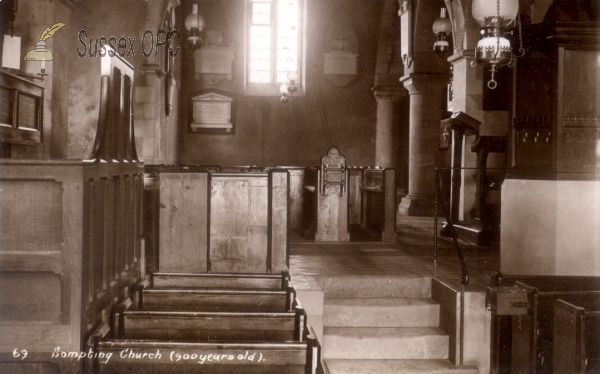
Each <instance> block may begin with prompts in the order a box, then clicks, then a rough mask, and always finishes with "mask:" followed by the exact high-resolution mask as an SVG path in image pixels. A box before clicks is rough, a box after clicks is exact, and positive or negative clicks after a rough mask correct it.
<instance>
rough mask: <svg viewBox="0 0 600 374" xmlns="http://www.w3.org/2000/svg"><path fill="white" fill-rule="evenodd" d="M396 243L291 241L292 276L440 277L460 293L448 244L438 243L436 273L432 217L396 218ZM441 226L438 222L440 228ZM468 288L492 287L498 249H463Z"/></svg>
mask: <svg viewBox="0 0 600 374" xmlns="http://www.w3.org/2000/svg"><path fill="white" fill-rule="evenodd" d="M396 221H397V229H396V238H397V242H396V243H387V244H386V243H381V242H367V241H363V242H350V243H315V242H314V241H308V240H305V239H303V238H302V237H301V236H299V235H298V236H295V235H293V236H292V237H291V238H290V273H291V274H292V278H293V275H294V274H298V275H313V276H314V275H394V274H396V275H399V276H415V275H417V276H419V275H421V276H432V275H437V276H439V277H441V278H443V279H444V280H446V281H448V282H449V283H451V284H453V285H455V286H456V287H457V288H458V287H460V261H459V259H458V256H457V254H456V251H455V249H454V246H453V245H452V241H451V240H449V239H447V238H439V240H438V250H437V266H436V269H435V270H434V256H433V252H434V241H433V228H434V220H433V217H407V216H398V218H397V220H396ZM441 223H442V220H441V219H440V221H439V227H440V228H441ZM460 247H461V249H462V251H463V254H464V257H465V260H466V263H467V268H468V270H469V276H470V283H469V286H467V287H466V290H472V291H475V290H480V289H482V288H484V287H486V286H488V285H489V279H490V278H489V275H490V274H491V272H492V271H497V270H499V268H500V262H499V261H500V255H499V249H498V248H489V247H478V246H476V245H472V244H468V243H463V242H461V243H460Z"/></svg>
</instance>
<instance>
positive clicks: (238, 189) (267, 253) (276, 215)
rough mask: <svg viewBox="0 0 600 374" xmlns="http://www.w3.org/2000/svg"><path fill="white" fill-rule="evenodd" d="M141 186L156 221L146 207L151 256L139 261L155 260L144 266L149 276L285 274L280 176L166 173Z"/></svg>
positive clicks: (285, 185) (284, 192)
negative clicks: (149, 268)
mask: <svg viewBox="0 0 600 374" xmlns="http://www.w3.org/2000/svg"><path fill="white" fill-rule="evenodd" d="M145 183H146V189H145V194H146V195H145V199H146V201H147V202H148V203H149V204H153V205H156V206H157V209H156V210H157V211H158V214H155V213H154V212H155V211H154V209H153V208H152V207H151V206H147V207H146V210H145V211H146V212H147V213H149V216H147V220H146V224H147V226H148V228H149V231H148V232H147V238H148V243H149V246H148V250H149V251H150V252H149V253H147V256H146V257H147V258H150V259H151V260H152V259H155V258H156V256H157V257H158V260H153V261H151V265H150V266H153V267H154V268H153V270H159V271H161V272H172V273H175V272H180V273H196V274H198V273H206V272H209V273H210V272H212V273H257V274H265V273H268V272H276V273H278V272H281V271H283V270H287V263H288V260H287V247H288V239H287V238H288V222H289V218H288V217H289V212H288V207H289V204H288V191H289V174H288V171H287V170H286V169H272V170H270V171H269V173H263V172H247V173H235V172H233V173H221V172H216V173H211V172H207V171H205V169H203V168H202V169H201V170H196V169H193V168H192V169H190V168H189V167H165V168H164V169H162V170H161V169H158V170H157V172H156V174H155V176H154V175H149V176H147V177H146V179H145ZM154 217H158V222H159V223H158V225H156V223H155V222H156V218H154ZM155 230H156V231H155ZM154 232H158V238H157V235H156V234H154ZM154 243H158V248H156V246H155V244H154ZM157 262H158V269H156V265H154V264H155V263H157Z"/></svg>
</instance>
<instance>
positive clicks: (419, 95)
mask: <svg viewBox="0 0 600 374" xmlns="http://www.w3.org/2000/svg"><path fill="white" fill-rule="evenodd" d="M449 79H450V75H448V74H411V75H409V76H405V77H403V78H402V79H401V81H402V82H403V83H404V87H406V89H407V90H408V93H409V95H410V119H409V121H410V139H409V156H408V195H407V196H406V197H405V198H404V199H402V202H401V203H400V206H399V207H398V212H399V213H400V214H404V215H409V216H433V213H434V197H435V196H434V195H435V154H436V152H437V149H438V145H439V128H440V121H441V120H442V95H443V93H444V91H445V89H446V86H447V84H448V81H449Z"/></svg>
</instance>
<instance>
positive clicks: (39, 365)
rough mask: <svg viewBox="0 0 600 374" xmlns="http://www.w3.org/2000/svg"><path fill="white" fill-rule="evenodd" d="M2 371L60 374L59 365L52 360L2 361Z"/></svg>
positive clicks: (19, 373) (24, 373)
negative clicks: (21, 362) (16, 362)
mask: <svg viewBox="0 0 600 374" xmlns="http://www.w3.org/2000/svg"><path fill="white" fill-rule="evenodd" d="M0 373H10V374H59V373H60V371H59V367H58V365H55V364H52V363H50V362H28V363H26V364H14V363H0Z"/></svg>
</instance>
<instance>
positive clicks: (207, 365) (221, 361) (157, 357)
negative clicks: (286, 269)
mask: <svg viewBox="0 0 600 374" xmlns="http://www.w3.org/2000/svg"><path fill="white" fill-rule="evenodd" d="M93 352H94V357H93V358H92V359H91V360H90V361H91V365H89V366H91V369H92V370H90V371H88V373H93V374H102V373H107V374H119V373H128V374H136V373H140V374H166V373H174V374H175V373H177V374H186V373H215V374H220V373H223V374H235V373H240V374H259V373H260V374H283V373H287V374H306V373H315V374H317V373H322V372H323V371H322V367H321V365H320V359H318V357H319V355H320V346H319V345H318V342H316V339H313V338H308V339H307V341H305V342H285V343H229V342H227V343H224V342H218V343H182V342H153V341H143V340H105V341H98V342H97V343H96V344H95V345H94V349H93ZM314 356H316V357H314ZM315 358H316V359H315Z"/></svg>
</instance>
